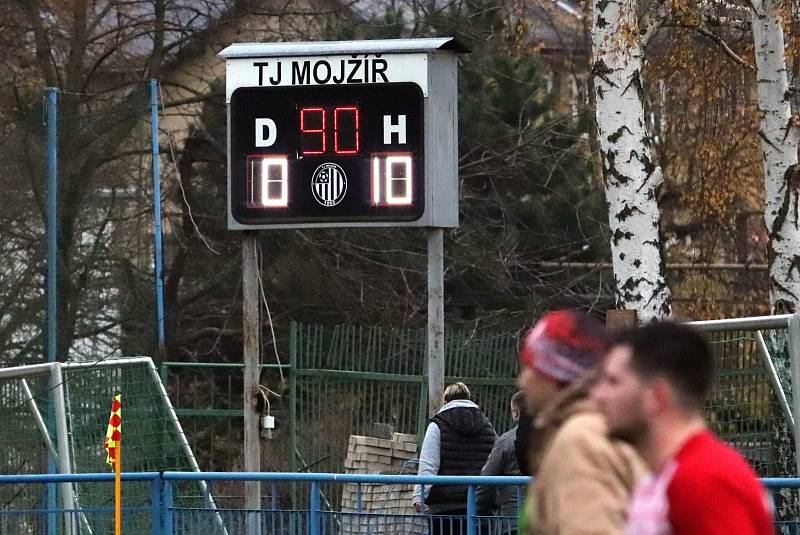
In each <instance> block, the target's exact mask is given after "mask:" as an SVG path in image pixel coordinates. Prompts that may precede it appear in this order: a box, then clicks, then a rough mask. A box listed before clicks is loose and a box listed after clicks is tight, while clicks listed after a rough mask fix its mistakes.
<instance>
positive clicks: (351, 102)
mask: <svg viewBox="0 0 800 535" xmlns="http://www.w3.org/2000/svg"><path fill="white" fill-rule="evenodd" d="M423 102H424V101H423V95H422V90H421V89H420V87H419V86H418V85H416V84H414V83H410V82H402V83H388V84H386V83H383V84H353V85H337V86H330V85H328V86H301V87H298V86H279V87H240V88H238V89H236V90H235V91H234V92H233V94H232V95H231V103H230V120H231V126H230V136H231V142H230V146H231V155H230V158H231V162H230V164H231V184H230V188H231V191H230V200H229V202H230V203H231V214H232V216H233V218H234V219H235V220H236V221H238V222H239V223H241V224H245V225H259V224H281V223H287V224H291V223H339V222H341V223H347V222H370V221H376V222H377V221H414V220H417V219H419V218H420V217H421V216H422V214H423V212H424V209H425V206H424V200H425V180H424V161H423V157H424V132H423Z"/></svg>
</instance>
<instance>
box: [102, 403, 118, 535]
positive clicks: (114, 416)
mask: <svg viewBox="0 0 800 535" xmlns="http://www.w3.org/2000/svg"><path fill="white" fill-rule="evenodd" d="M104 446H105V448H106V452H107V453H106V462H107V463H108V464H110V465H111V466H112V467H113V468H114V533H115V535H122V394H117V395H116V396H114V402H113V403H112V404H111V416H110V417H109V418H108V429H106V441H105V444H104Z"/></svg>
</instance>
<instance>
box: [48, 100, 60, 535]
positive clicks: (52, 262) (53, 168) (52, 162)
mask: <svg viewBox="0 0 800 535" xmlns="http://www.w3.org/2000/svg"><path fill="white" fill-rule="evenodd" d="M57 223H58V88H56V87H48V88H47V327H46V335H45V339H46V344H47V345H46V348H45V353H46V358H47V362H55V361H56V360H57V358H56V357H57V355H56V353H57V351H58V345H57V342H58V309H57V307H56V305H57V300H58V294H57V292H58V287H57V285H56V277H57V276H58V236H57V228H58V227H57ZM54 392H55V391H54ZM53 406H54V405H53V404H52V403H48V404H47V414H46V418H47V424H48V432H50V430H52V429H53V427H54V421H53ZM47 473H48V474H55V473H58V468H57V466H56V459H54V458H53V456H52V455H48V457H47ZM47 509H48V510H49V511H54V510H55V509H56V485H55V484H54V483H49V484H48V485H47ZM57 526H58V521H57V519H56V515H55V513H51V514H48V515H47V533H48V535H56V529H57Z"/></svg>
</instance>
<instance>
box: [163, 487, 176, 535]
mask: <svg viewBox="0 0 800 535" xmlns="http://www.w3.org/2000/svg"><path fill="white" fill-rule="evenodd" d="M163 481H164V487H163V489H162V492H161V520H162V521H163V524H162V526H163V528H162V530H161V533H162V534H163V535H172V526H173V523H174V522H173V518H172V509H173V507H174V502H173V487H172V481H166V480H163Z"/></svg>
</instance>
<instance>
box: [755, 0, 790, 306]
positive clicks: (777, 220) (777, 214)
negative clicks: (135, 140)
mask: <svg viewBox="0 0 800 535" xmlns="http://www.w3.org/2000/svg"><path fill="white" fill-rule="evenodd" d="M752 6H753V10H754V13H753V42H754V44H755V56H756V73H757V80H758V81H757V84H758V109H759V112H760V115H761V118H760V120H761V126H760V130H759V135H760V136H761V151H762V154H763V159H764V221H765V222H766V224H767V230H768V231H769V238H770V241H769V243H770V245H769V276H770V305H771V306H772V313H773V314H787V313H794V312H796V311H798V310H799V309H798V306H797V305H798V302H800V256H799V255H800V221H799V218H800V215H798V194H799V193H800V173H798V166H797V141H798V128H797V124H796V123H795V120H794V119H793V118H792V110H791V99H790V93H789V81H788V76H787V71H786V55H785V53H784V43H783V25H782V23H781V17H780V13H779V10H778V8H779V6H778V2H776V1H775V0H754V1H753V3H752Z"/></svg>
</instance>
